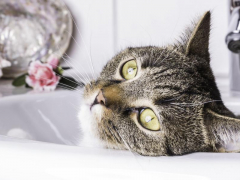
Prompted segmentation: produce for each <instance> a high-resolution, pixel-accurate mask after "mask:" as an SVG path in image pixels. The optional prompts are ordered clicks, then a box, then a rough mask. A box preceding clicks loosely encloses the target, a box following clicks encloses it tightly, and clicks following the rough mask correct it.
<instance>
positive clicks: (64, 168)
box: [0, 79, 240, 180]
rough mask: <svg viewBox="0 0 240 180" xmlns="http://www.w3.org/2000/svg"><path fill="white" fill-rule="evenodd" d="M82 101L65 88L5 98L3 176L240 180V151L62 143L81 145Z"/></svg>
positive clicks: (235, 100)
mask: <svg viewBox="0 0 240 180" xmlns="http://www.w3.org/2000/svg"><path fill="white" fill-rule="evenodd" d="M217 83H218V86H219V87H220V90H221V94H222V98H223V100H224V102H225V105H226V106H227V107H228V108H229V109H231V110H232V111H233V112H234V113H236V114H240V98H239V97H233V96H231V95H230V93H229V91H228V87H227V84H228V81H227V80H226V79H220V80H219V79H218V80H217ZM0 92H1V88H0ZM80 101H81V97H80V92H78V91H65V90H58V91H56V92H50V93H42V94H29V93H28V94H24V95H14V96H6V97H2V98H0V159H1V162H4V163H0V169H1V173H0V179H8V180H15V179H23V180H32V179H33V177H34V180H40V179H45V180H48V179H49V180H60V179H61V180H62V179H66V180H69V179H72V180H75V179H76V180H77V179H104V180H108V179H109V180H110V179H111V180H112V179H131V180H132V179H140V180H141V179H164V180H165V179H166V180H168V179H169V180H170V179H184V180H188V179H189V180H192V179H194V180H195V179H196V180H221V179H231V180H235V179H236V180H237V179H240V174H239V173H238V172H239V167H240V154H239V153H229V154H227V153H223V154H221V153H193V154H188V155H184V156H174V157H143V156H139V155H136V154H132V153H131V152H129V151H120V150H110V149H103V148H97V147H91V148H90V147H84V146H81V147H78V146H62V145H58V144H67V145H76V144H77V143H78V141H79V140H80V138H81V132H80V129H79V121H78V119H77V113H78V109H79V103H80ZM1 135H2V136H1ZM9 136H12V137H15V138H11V137H9ZM16 137H18V138H16ZM19 138H23V139H19ZM32 140H34V141H32ZM37 141H41V142H50V144H49V143H41V142H37ZM52 143H55V144H52ZM13 172H14V173H13ZM113 177H114V178H113Z"/></svg>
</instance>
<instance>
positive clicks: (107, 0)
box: [65, 0, 229, 75]
mask: <svg viewBox="0 0 240 180" xmlns="http://www.w3.org/2000/svg"><path fill="white" fill-rule="evenodd" d="M65 2H66V4H68V6H69V7H70V9H71V11H72V13H73V15H74V17H75V19H76V21H77V24H78V26H79V28H80V33H81V35H82V37H83V39H84V40H85V43H86V48H85V47H84V42H83V40H82V39H81V38H80V35H79V33H78V32H76V34H75V37H76V40H77V42H78V43H79V44H80V45H79V47H78V46H77V45H75V44H74V45H73V46H72V49H71V51H70V52H69V55H70V56H71V57H72V58H73V60H72V61H71V63H73V64H74V67H75V70H78V71H82V70H81V67H84V69H85V70H86V71H87V72H90V69H91V68H90V67H89V65H90V60H89V56H88V55H87V52H88V53H89V52H90V49H91V57H92V59H93V65H94V70H95V71H97V72H99V71H100V70H101V67H102V66H103V65H104V64H105V63H106V62H107V61H108V60H109V59H110V58H111V57H112V56H113V55H114V54H115V53H116V52H118V51H119V50H121V49H124V48H125V47H127V46H142V45H143V46H144V45H159V46H161V45H164V44H166V43H169V42H173V41H174V40H175V39H176V38H178V36H179V35H180V34H181V32H182V31H183V30H184V28H185V27H186V26H187V25H188V24H190V23H191V21H192V20H193V19H194V18H196V17H197V16H199V15H202V14H203V13H204V12H205V11H207V10H211V12H212V32H211V37H210V52H211V57H212V61H211V66H212V68H213V70H214V73H215V75H227V74H228V72H229V59H228V50H227V47H226V45H225V42H224V40H225V35H226V32H227V19H228V15H227V13H228V8H227V2H228V1H227V0H194V1H193V0H181V1H180V0H171V1H167V0H101V1H98V0H88V1H86V0H65Z"/></svg>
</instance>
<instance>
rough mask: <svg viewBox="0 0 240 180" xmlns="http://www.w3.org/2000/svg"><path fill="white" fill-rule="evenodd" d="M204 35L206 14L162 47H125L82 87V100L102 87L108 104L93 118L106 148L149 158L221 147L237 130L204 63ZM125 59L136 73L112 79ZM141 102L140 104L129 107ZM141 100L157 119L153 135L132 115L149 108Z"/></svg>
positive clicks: (206, 33)
mask: <svg viewBox="0 0 240 180" xmlns="http://www.w3.org/2000/svg"><path fill="white" fill-rule="evenodd" d="M209 33H210V12H207V13H205V14H204V16H203V17H202V18H201V20H200V21H199V22H198V23H195V24H194V28H193V29H192V30H190V29H188V30H187V31H186V34H185V35H184V38H182V41H181V42H178V43H176V44H174V45H169V46H166V47H156V46H147V47H130V48H127V49H125V50H124V51H122V52H120V53H119V54H117V55H116V56H115V57H113V58H112V60H111V61H109V62H108V63H107V65H106V66H105V67H104V69H103V70H102V73H101V75H100V77H99V78H98V79H97V80H96V81H92V82H91V83H90V84H87V85H86V86H85V92H84V97H85V98H87V97H88V96H90V95H91V94H92V93H93V91H95V90H96V89H98V90H100V89H102V91H103V94H104V96H105V98H106V102H107V103H106V105H105V106H103V107H102V108H103V114H102V117H101V121H100V122H99V121H98V122H97V121H95V124H96V126H97V132H95V133H96V134H97V137H98V138H99V139H101V140H102V141H104V142H107V144H110V146H109V147H113V148H116V149H129V150H131V151H134V152H137V153H139V154H141V155H148V156H161V155H182V154H186V153H191V152H207V151H220V150H219V149H221V148H224V147H225V144H226V143H227V141H231V140H232V139H231V137H230V138H228V140H226V137H227V136H228V135H229V134H230V136H233V134H235V133H237V132H239V128H240V123H239V120H238V119H236V118H235V116H234V114H233V113H232V112H230V111H229V110H228V109H227V108H226V107H225V106H224V104H223V102H222V101H221V96H220V93H219V90H218V88H217V86H216V83H215V79H214V76H213V73H212V70H211V68H210V65H209V61H210V56H209V52H208V41H209ZM129 57H134V58H135V59H137V60H139V62H140V64H141V77H140V78H137V79H135V80H133V81H126V80H123V79H116V74H119V72H118V71H119V64H121V63H122V62H123V61H124V60H125V59H128V58H129ZM139 73H140V72H139ZM140 100H141V102H143V103H142V104H138V105H134V106H133V104H134V103H137V101H140ZM145 102H149V103H150V104H152V105H153V106H154V108H155V109H156V111H157V112H156V111H155V113H157V115H158V117H160V118H159V121H160V124H161V130H160V131H159V132H157V133H156V132H152V131H148V130H143V129H142V128H139V125H138V124H137V122H136V121H134V120H133V118H132V114H133V113H135V111H136V109H137V108H143V107H148V104H145ZM227 122H229V123H228V125H226V123H227ZM224 138H225V139H224Z"/></svg>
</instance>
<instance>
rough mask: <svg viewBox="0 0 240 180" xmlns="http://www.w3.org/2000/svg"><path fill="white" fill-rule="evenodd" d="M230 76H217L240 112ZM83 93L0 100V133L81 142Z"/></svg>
mask: <svg viewBox="0 0 240 180" xmlns="http://www.w3.org/2000/svg"><path fill="white" fill-rule="evenodd" d="M228 82H229V81H228V79H227V78H217V84H218V87H219V88H220V91H221V94H222V99H223V101H224V103H225V105H226V106H227V107H228V108H229V109H230V110H232V111H233V112H234V113H235V114H237V115H240V97H234V96H232V95H231V94H230V91H229V88H228V87H229V85H228V84H229V83H228ZM80 94H81V93H80V92H79V91H67V90H57V91H55V92H48V93H37V94H36V93H35V94H34V93H31V92H30V93H29V92H28V93H27V94H24V95H15V96H7V97H3V98H1V99H0V115H1V118H0V135H5V136H11V137H18V138H24V139H30V140H36V141H43V142H50V143H57V144H67V145H77V144H78V142H79V140H80V139H81V132H80V128H79V127H80V124H79V121H78V118H77V114H78V110H79V106H80V102H81V95H80Z"/></svg>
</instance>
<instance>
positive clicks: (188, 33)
mask: <svg viewBox="0 0 240 180" xmlns="http://www.w3.org/2000/svg"><path fill="white" fill-rule="evenodd" d="M210 21H211V13H210V11H207V12H206V13H205V14H204V15H203V16H202V17H201V18H200V20H199V21H198V22H193V25H192V26H191V27H188V28H187V29H186V30H185V32H184V34H183V36H181V38H180V39H181V42H179V43H178V44H177V45H176V47H177V48H178V49H179V50H180V51H181V52H182V53H183V54H185V55H186V56H189V55H195V56H199V57H202V58H205V59H206V60H208V61H210V55H209V50H208V47H209V35H210Z"/></svg>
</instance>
